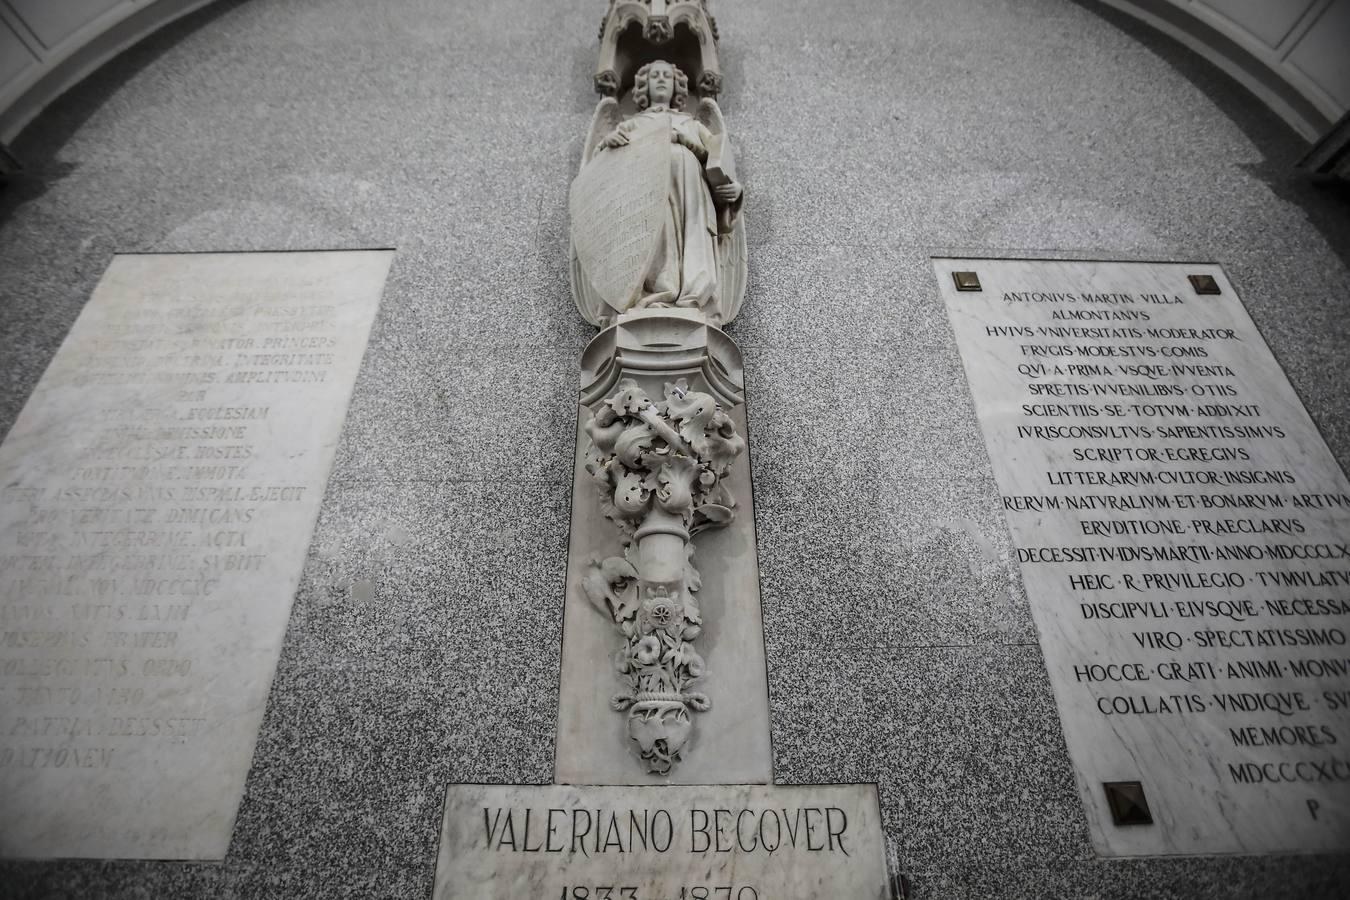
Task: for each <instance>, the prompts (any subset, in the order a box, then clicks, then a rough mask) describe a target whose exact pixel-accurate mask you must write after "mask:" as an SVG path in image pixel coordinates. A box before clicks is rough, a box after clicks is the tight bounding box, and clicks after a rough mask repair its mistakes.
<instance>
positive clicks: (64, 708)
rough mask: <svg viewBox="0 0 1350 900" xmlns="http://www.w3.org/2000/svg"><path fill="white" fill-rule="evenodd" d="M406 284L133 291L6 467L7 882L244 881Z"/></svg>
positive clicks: (375, 260) (0, 751)
mask: <svg viewBox="0 0 1350 900" xmlns="http://www.w3.org/2000/svg"><path fill="white" fill-rule="evenodd" d="M392 258H393V253H392V251H350V252H347V251H344V252H323V253H237V254H188V255H180V254H174V255H134V256H118V257H116V258H115V259H114V260H113V263H112V265H111V266H109V268H108V271H107V272H106V273H105V274H104V276H103V279H102V281H101V282H100V283H99V285H98V287H97V289H96V290H95V291H94V295H93V297H92V298H91V299H90V301H89V303H88V304H87V305H86V307H85V309H84V311H83V312H82V313H81V315H80V317H79V319H78V321H76V323H75V325H74V327H73V328H72V329H71V332H70V335H69V336H68V337H67V338H66V341H65V343H64V344H62V346H61V349H60V350H59V351H58V352H57V354H56V357H55V358H54V359H53V360H52V363H51V365H50V366H49V367H48V369H47V372H46V374H45V375H44V376H43V377H42V380H41V381H40V382H39V383H38V386H37V388H36V390H34V392H33V395H32V397H31V399H30V400H29V401H28V404H27V406H25V407H24V409H23V412H22V413H20V415H19V417H18V420H17V421H16V422H15V424H14V427H13V429H12V430H11V431H10V433H9V436H8V437H7V438H6V439H5V442H4V444H3V446H0V853H2V854H3V855H4V856H8V857H96V858H118V857H124V858H150V859H221V858H223V857H224V856H225V851H226V848H227V847H228V845H229V841H230V832H231V829H232V828H233V824H234V817H235V813H236V810H237V807H238V804H239V799H240V796H241V794H242V792H243V787H244V778H245V775H246V774H247V772H248V767H249V761H250V759H251V757H252V753H253V744H254V740H255V738H256V735H257V731H258V726H259V724H260V722H261V720H262V715H263V708H264V704H265V702H266V699H267V692H268V687H269V685H270V684H271V680H272V674H273V670H274V669H275V667H276V662H277V656H278V654H279V653H280V649H281V641H282V637H283V635H284V634H285V630H286V621H287V618H288V616H289V613H290V607H291V600H292V597H293V595H294V593H295V589H296V584H297V582H298V580H299V577H300V571H301V568H302V566H303V564H304V559H305V553H306V549H307V547H308V545H309V539H310V534H311V532H312V530H313V528H314V521H315V518H316V517H317V515H318V510H319V503H320V501H321V500H322V498H323V493H324V485H325V482H326V481H327V478H328V472H329V469H330V467H331V465H332V461H333V452H334V448H335V447H336V444H337V439H338V433H339V431H340V430H341V427H342V420H343V417H344V415H345V413H346V409H347V402H348V400H349V399H350V396H351V391H352V386H353V383H354V382H355V379H356V373H357V370H358V368H359V367H360V364H361V356H362V353H363V352H364V349H365V345H366V339H367V336H368V334H369V331H370V326H371V322H372V321H373V319H374V316H375V311H376V308H377V306H378V303H379V298H380V292H381V290H382V287H383V284H384V279H385V275H386V273H387V272H388V269H389V265H390V263H391V261H392Z"/></svg>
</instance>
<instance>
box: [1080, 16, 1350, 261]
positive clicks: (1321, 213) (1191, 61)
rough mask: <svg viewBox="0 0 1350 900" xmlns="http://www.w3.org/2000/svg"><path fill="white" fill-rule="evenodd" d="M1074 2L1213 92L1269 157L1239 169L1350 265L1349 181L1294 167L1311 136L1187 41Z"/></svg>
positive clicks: (1211, 97)
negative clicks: (1297, 213) (1295, 210)
mask: <svg viewBox="0 0 1350 900" xmlns="http://www.w3.org/2000/svg"><path fill="white" fill-rule="evenodd" d="M1071 2H1072V3H1074V4H1075V5H1077V6H1081V7H1082V8H1083V9H1085V10H1087V11H1088V12H1090V13H1092V14H1093V15H1095V16H1098V17H1099V18H1101V19H1103V20H1105V21H1106V22H1109V23H1110V24H1111V25H1113V26H1115V27H1116V28H1119V29H1120V30H1121V31H1123V32H1125V33H1126V34H1128V35H1129V36H1130V37H1132V38H1134V39H1135V40H1136V41H1138V42H1139V43H1140V44H1142V45H1144V46H1145V47H1147V48H1148V49H1149V50H1150V51H1152V52H1153V53H1154V54H1155V55H1156V56H1157V57H1158V58H1159V59H1161V60H1162V61H1163V62H1165V63H1167V64H1168V65H1169V66H1171V67H1172V68H1173V69H1174V70H1176V72H1177V73H1178V74H1180V75H1181V76H1182V77H1184V78H1185V79H1186V80H1187V81H1189V82H1190V83H1191V84H1193V85H1195V87H1196V89H1198V90H1199V91H1200V92H1201V93H1202V94H1204V95H1205V96H1206V97H1208V98H1209V100H1210V102H1212V103H1213V104H1214V105H1215V106H1217V107H1218V108H1219V109H1220V110H1221V111H1222V112H1223V114H1224V115H1225V116H1227V117H1228V118H1229V119H1230V120H1231V121H1232V122H1233V124H1235V125H1237V127H1238V128H1239V129H1241V130H1242V132H1243V134H1244V135H1246V137H1247V139H1248V140H1249V141H1251V142H1252V145H1253V146H1255V147H1256V149H1257V150H1259V151H1260V152H1261V155H1262V157H1264V160H1265V161H1264V162H1262V163H1259V164H1241V165H1240V168H1242V169H1243V170H1244V171H1246V172H1247V173H1249V174H1250V175H1252V176H1253V177H1255V178H1257V179H1259V180H1260V181H1261V182H1263V183H1264V184H1265V185H1266V186H1267V187H1269V188H1270V190H1271V191H1272V192H1273V193H1274V194H1275V195H1276V196H1277V197H1279V198H1280V199H1281V200H1284V201H1285V202H1286V203H1291V204H1293V205H1295V206H1297V207H1299V208H1300V209H1302V210H1303V213H1304V215H1305V216H1307V218H1308V221H1309V223H1311V224H1312V226H1313V227H1314V228H1316V229H1317V230H1318V231H1319V232H1320V233H1321V235H1322V238H1323V239H1324V240H1325V241H1326V242H1327V246H1328V247H1330V248H1331V250H1332V252H1333V253H1335V254H1336V256H1337V257H1339V258H1340V260H1341V263H1342V264H1343V265H1344V266H1345V267H1346V268H1350V185H1346V184H1343V183H1337V182H1331V181H1326V182H1324V181H1314V180H1313V179H1312V178H1310V177H1309V175H1308V173H1307V172H1305V171H1303V170H1301V169H1297V168H1295V164H1296V163H1297V162H1298V161H1299V160H1300V159H1302V158H1303V155H1304V154H1306V153H1307V152H1308V149H1309V144H1308V142H1307V141H1305V140H1304V139H1303V138H1302V137H1301V136H1299V134H1298V133H1297V132H1295V131H1294V130H1293V129H1292V128H1290V127H1289V125H1287V124H1286V123H1285V121H1284V120H1283V119H1281V118H1280V117H1279V116H1278V115H1276V114H1275V112H1274V111H1273V110H1271V109H1270V108H1269V107H1267V106H1266V105H1265V104H1264V103H1262V102H1261V101H1260V100H1259V99H1258V98H1257V97H1256V96H1255V95H1254V94H1252V93H1251V92H1250V91H1248V90H1247V89H1246V88H1245V87H1243V86H1242V84H1241V83H1239V82H1238V81H1237V80H1235V79H1234V78H1232V77H1231V76H1229V75H1228V74H1227V73H1226V72H1224V71H1223V70H1222V69H1220V68H1219V67H1218V66H1215V65H1214V64H1213V63H1211V62H1210V61H1209V60H1207V59H1205V58H1204V57H1203V56H1201V55H1200V54H1199V53H1196V52H1195V51H1194V50H1192V49H1190V48H1189V47H1187V46H1185V45H1184V44H1182V43H1180V42H1178V41H1176V40H1174V39H1172V38H1171V37H1169V36H1167V35H1165V34H1163V33H1162V32H1160V31H1156V30H1154V29H1153V28H1152V27H1151V26H1149V25H1147V24H1145V23H1144V22H1141V21H1139V20H1138V19H1136V18H1134V17H1133V16H1130V15H1128V14H1127V13H1123V12H1121V11H1119V10H1117V9H1113V8H1111V7H1109V6H1105V5H1103V4H1101V3H1099V2H1096V0H1071Z"/></svg>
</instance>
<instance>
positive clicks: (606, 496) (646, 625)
mask: <svg viewBox="0 0 1350 900" xmlns="http://www.w3.org/2000/svg"><path fill="white" fill-rule="evenodd" d="M663 393H664V398H662V399H659V400H656V401H653V400H652V398H651V397H649V396H647V393H646V392H645V391H644V390H643V389H642V388H641V387H639V386H638V384H637V383H636V382H635V381H633V380H631V379H625V380H623V381H621V382H620V383H619V386H618V390H616V391H615V392H614V393H613V394H612V395H610V396H609V397H608V398H606V399H605V401H604V403H603V405H602V406H601V407H600V410H599V412H597V413H596V415H595V416H594V417H592V419H591V421H590V422H589V423H587V425H586V432H587V434H589V435H590V438H591V441H592V444H591V448H590V451H589V453H588V454H587V463H586V468H587V471H588V472H589V473H590V475H591V477H592V478H593V479H594V480H595V483H596V485H597V487H598V488H599V494H600V506H601V510H602V511H603V512H604V515H605V517H606V518H607V519H609V520H610V521H612V522H613V523H614V524H615V525H617V526H619V530H620V532H621V533H622V535H623V545H624V553H623V556H614V557H610V558H608V559H605V560H597V561H595V562H594V563H593V564H592V566H591V571H590V572H589V573H588V574H587V575H586V579H585V583H584V588H585V590H586V594H587V596H588V597H589V598H590V600H591V602H592V603H594V604H595V605H596V607H597V608H598V609H600V611H601V612H603V613H605V614H606V615H608V616H609V617H610V618H611V619H612V620H613V621H614V624H615V625H616V626H618V628H619V630H620V631H621V632H622V633H623V635H624V638H625V644H624V647H623V648H622V649H621V650H620V651H619V653H618V655H617V656H616V657H615V660H614V662H615V668H616V669H617V670H618V673H619V674H620V675H621V676H623V677H624V678H625V679H626V681H627V683H628V689H627V690H625V691H624V692H623V693H620V694H618V695H617V696H615V698H614V701H613V704H614V708H615V709H616V710H627V711H628V736H629V738H630V739H631V740H632V741H633V742H634V743H635V744H637V749H638V755H639V756H640V757H641V759H642V761H643V763H644V764H645V765H646V766H647V769H648V771H650V772H654V773H657V774H665V773H667V772H669V771H670V769H671V767H672V766H674V765H675V764H676V763H678V762H679V761H680V758H681V755H682V753H683V748H684V745H685V743H686V742H687V741H688V738H689V732H690V729H691V728H692V722H691V721H690V715H689V713H690V711H691V710H693V711H700V712H701V711H703V710H706V709H707V708H708V707H709V705H710V703H711V701H709V699H708V697H707V695H706V694H704V693H702V692H701V691H696V690H692V688H693V687H694V685H695V684H696V683H697V682H698V681H699V680H700V679H701V678H702V677H703V674H704V671H705V666H704V662H703V657H701V656H700V655H699V653H698V651H697V650H696V649H695V648H694V641H695V640H696V639H697V638H698V636H699V634H700V633H702V631H703V627H702V626H703V617H702V614H701V613H700V611H699V606H698V599H697V592H698V590H699V588H700V587H701V579H700V577H699V573H698V570H697V569H696V568H694V565H693V561H692V558H693V555H694V545H693V544H692V543H691V540H692V538H693V537H694V536H695V535H696V534H698V533H699V532H700V531H702V530H703V529H705V528H710V527H715V526H718V525H723V524H725V523H727V522H729V521H730V520H731V515H732V501H731V500H730V497H729V495H728V494H727V493H726V489H725V487H724V486H723V484H722V479H724V478H725V477H726V474H727V467H728V466H729V464H730V463H731V461H732V460H733V459H735V457H736V456H737V455H738V454H739V453H740V452H741V451H742V450H744V449H745V441H744V440H743V439H742V438H741V436H740V435H739V434H737V433H736V428H735V426H734V425H733V423H732V422H731V419H730V418H729V417H728V416H727V414H726V413H725V412H724V411H723V410H722V409H721V407H720V406H719V405H718V403H717V401H716V400H715V399H714V398H713V397H712V395H710V394H705V393H702V392H699V391H691V390H690V389H689V386H688V383H687V382H686V381H685V380H684V379H683V378H681V379H679V380H678V381H675V382H666V383H665V385H664V392H663Z"/></svg>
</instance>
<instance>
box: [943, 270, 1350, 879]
mask: <svg viewBox="0 0 1350 900" xmlns="http://www.w3.org/2000/svg"><path fill="white" fill-rule="evenodd" d="M935 268H936V271H937V277H938V281H939V283H940V284H941V289H942V294H943V297H944V298H945V300H946V305H947V310H948V313H949V315H950V319H951V322H952V326H953V328H954V329H955V332H956V338H957V342H958V344H959V346H960V349H961V355H962V358H963V360H964V363H965V369H966V376H967V378H968V379H969V382H970V388H971V392H972V394H973V395H974V398H975V407H976V410H977V412H978V415H979V419H980V424H981V426H982V427H983V430H984V436H985V441H986V444H987V447H988V450H989V455H990V458H991V459H992V460H993V464H994V473H995V476H996V477H997V479H998V485H999V489H1000V491H1001V492H1002V495H1003V497H1002V503H1003V507H1004V510H1005V512H1006V515H1007V519H1008V523H1009V526H1010V528H1011V531H1012V537H1013V543H1014V545H1015V546H1016V554H1017V558H1018V561H1019V563H1020V566H1021V570H1022V576H1023V579H1024V581H1025V583H1026V588H1027V594H1028V597H1029V598H1030V601H1031V608H1032V613H1033V615H1034V618H1035V620H1036V625H1037V628H1038V630H1039V632H1040V639H1041V647H1042V650H1043V651H1044V654H1045V661H1046V666H1047V668H1048V669H1049V674H1050V680H1051V683H1052V684H1053V686H1054V690H1055V696H1056V700H1057V702H1058V706H1059V712H1060V717H1061V719H1062V722H1063V727H1064V734H1065V738H1066V740H1067V742H1068V746H1069V752H1070V755H1071V756H1072V758H1073V762H1074V766H1075V768H1076V770H1077V774H1078V779H1079V788H1080V791H1081V794H1082V799H1083V804H1084V807H1085V809H1086V812H1087V818H1088V822H1089V825H1090V830H1091V832H1092V836H1093V841H1094V843H1095V846H1096V848H1097V850H1098V852H1099V853H1101V854H1103V855H1109V856H1132V855H1152V854H1188V853H1189V854H1194V853H1263V852H1295V851H1330V850H1344V849H1346V847H1350V711H1348V710H1350V485H1348V484H1347V482H1346V478H1345V474H1344V473H1343V472H1342V471H1341V468H1340V466H1339V465H1337V463H1336V460H1335V459H1334V458H1333V457H1332V455H1331V453H1330V452H1329V451H1328V449H1327V446H1326V444H1325V442H1324V441H1323V440H1322V438H1321V436H1320V435H1319V434H1318V432H1317V429H1316V428H1315V427H1314V425H1313V423H1312V421H1311V420H1310V419H1309V417H1308V414H1307V412H1306V411H1305V410H1304V408H1303V405H1302V404H1301V403H1300V401H1299V398H1298V396H1297V395H1296V394H1295V393H1294V391H1293V389H1292V388H1291V387H1290V385H1289V382H1288V380H1287V379H1286V378H1285V375H1284V372H1283V371H1282V370H1281V368H1280V366H1279V364H1278V363H1277V362H1276V361H1275V359H1274V358H1273V357H1272V356H1271V353H1270V350H1269V348H1268V347H1267V346H1266V344H1265V342H1264V341H1263V340H1262V338H1261V335H1260V334H1259V333H1258V332H1257V330H1256V328H1255V327H1254V326H1253V324H1252V321H1251V319H1250V318H1249V317H1248V315H1247V312H1246V310H1245V309H1244V307H1243V305H1242V303H1241V301H1240V300H1239V299H1238V297H1237V295H1236V294H1235V293H1234V291H1233V288H1232V285H1231V284H1229V282H1228V279H1227V278H1225V277H1224V274H1223V271H1222V270H1221V269H1220V267H1218V266H1216V265H1201V264H1177V263H1117V262H1067V261H1018V260H984V259H938V260H935ZM954 272H974V273H976V274H977V275H978V277H979V281H980V283H981V285H982V287H983V290H981V291H978V292H975V291H969V292H963V291H958V290H957V289H956V286H955V284H954V281H953V277H952V275H953V273H954ZM1190 275H1204V276H1210V277H1212V278H1213V279H1214V285H1215V286H1216V287H1217V288H1218V290H1219V291H1220V293H1218V294H1204V293H1200V292H1199V291H1198V290H1197V289H1196V287H1194V286H1193V285H1192V284H1191V282H1190V281H1189V280H1188V276H1190ZM1108 782H1111V783H1118V782H1139V784H1140V785H1141V786H1142V789H1143V791H1144V795H1145V797H1146V799H1147V803H1148V806H1149V808H1150V810H1151V817H1152V820H1153V822H1152V824H1118V823H1117V820H1116V818H1115V817H1114V816H1113V814H1112V810H1111V807H1110V805H1109V804H1108V798H1107V790H1106V788H1105V787H1104V784H1105V783H1108Z"/></svg>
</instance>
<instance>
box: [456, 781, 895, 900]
mask: <svg viewBox="0 0 1350 900" xmlns="http://www.w3.org/2000/svg"><path fill="white" fill-rule="evenodd" d="M885 853H886V849H885V839H884V838H883V836H882V832H881V820H880V814H879V811H878V805H877V794H876V787H875V786H874V785H810V786H792V787H788V786H768V785H723V786H711V785H709V786H680V787H594V786H583V787H573V786H563V785H559V786H553V785H549V786H509V785H452V786H451V787H450V789H449V791H447V793H446V799H445V818H444V823H443V825H442V828H441V850H440V857H439V859H438V861H437V863H436V889H435V893H434V900H822V898H826V897H829V898H836V897H837V898H845V897H846V898H848V900H888V898H889V896H890V894H889V892H888V890H887V875H886V856H885Z"/></svg>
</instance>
